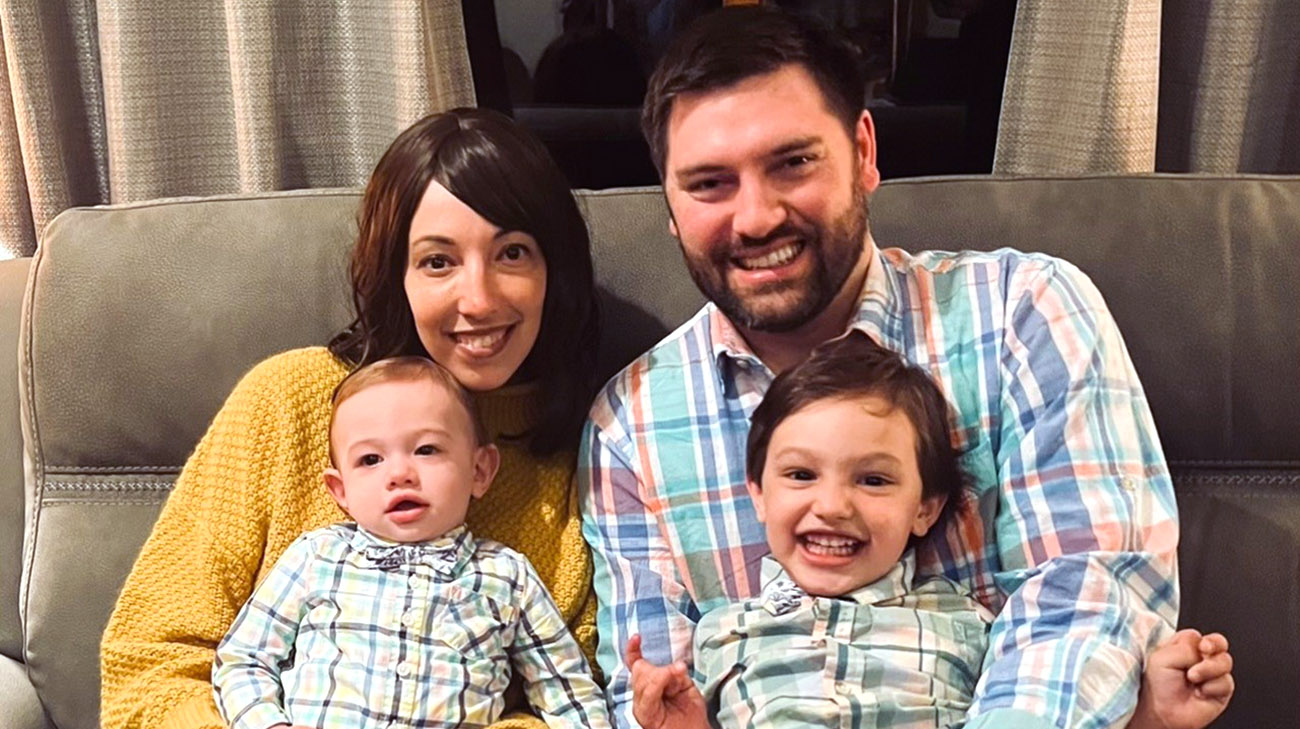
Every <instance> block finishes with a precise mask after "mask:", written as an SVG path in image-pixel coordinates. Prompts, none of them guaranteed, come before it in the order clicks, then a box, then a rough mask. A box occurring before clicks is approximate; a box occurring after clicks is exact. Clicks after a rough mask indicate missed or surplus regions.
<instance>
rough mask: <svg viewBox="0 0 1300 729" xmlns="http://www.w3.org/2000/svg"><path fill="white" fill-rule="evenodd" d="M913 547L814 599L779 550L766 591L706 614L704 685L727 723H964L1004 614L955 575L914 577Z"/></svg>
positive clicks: (699, 634) (856, 726) (699, 640)
mask: <svg viewBox="0 0 1300 729" xmlns="http://www.w3.org/2000/svg"><path fill="white" fill-rule="evenodd" d="M915 573H916V559H915V557H914V556H913V554H912V553H911V552H910V551H909V552H908V553H907V554H906V555H905V556H904V558H903V559H902V561H900V562H899V563H898V564H897V565H895V566H894V568H893V570H891V571H890V572H889V573H888V574H886V575H885V576H884V577H882V578H880V579H879V580H877V581H876V582H873V583H872V584H870V585H867V586H866V587H863V588H861V589H859V590H857V591H856V592H854V593H852V594H850V595H845V596H843V597H841V598H825V597H812V596H810V595H808V594H806V593H804V592H803V591H802V590H800V589H799V588H798V587H797V586H796V585H795V584H794V583H793V582H791V581H790V579H789V578H788V577H786V575H785V573H784V571H783V570H782V569H781V567H780V565H778V564H777V563H776V562H775V561H774V560H772V559H771V558H770V557H768V558H765V559H764V561H763V566H762V576H763V593H762V596H761V597H760V598H758V599H755V600H747V601H745V602H742V603H733V604H731V605H727V606H724V607H721V608H718V609H716V610H713V611H711V612H709V613H707V614H705V615H704V617H703V618H702V619H701V620H700V623H699V626H698V627H697V629H696V633H695V671H696V680H697V682H698V683H699V684H700V686H701V691H702V692H703V693H704V697H705V700H706V701H707V702H708V703H709V706H710V711H711V712H716V716H717V723H718V725H719V726H722V727H725V728H726V729H739V728H740V727H748V728H749V729H778V728H781V729H784V728H786V727H791V728H793V727H806V726H818V727H845V728H850V727H851V728H852V729H935V727H956V726H961V724H962V723H963V722H964V721H965V718H966V710H967V709H968V708H969V707H970V704H971V697H972V695H973V694H974V692H975V684H976V682H977V681H978V680H979V674H980V664H981V662H982V661H983V659H984V651H985V649H986V647H987V645H988V638H987V627H988V623H989V622H990V621H991V620H992V619H993V616H992V614H991V613H989V612H988V611H987V610H986V609H985V608H983V607H982V606H981V605H980V604H979V603H978V602H976V601H975V600H974V599H973V598H971V597H970V596H969V595H968V594H967V593H965V592H964V591H963V590H962V589H961V588H959V587H958V586H957V585H956V584H954V583H953V582H951V581H949V580H947V579H945V578H943V577H933V578H929V579H925V580H923V581H921V582H920V583H918V584H915V585H914V584H913V578H914V576H915Z"/></svg>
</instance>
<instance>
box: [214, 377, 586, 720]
mask: <svg viewBox="0 0 1300 729" xmlns="http://www.w3.org/2000/svg"><path fill="white" fill-rule="evenodd" d="M329 438H330V461H331V466H330V467H329V468H327V469H326V470H325V475H324V480H325V486H326V488H327V489H328V490H329V493H330V494H331V495H332V496H333V497H334V499H335V500H336V501H337V502H338V504H339V506H340V507H341V508H342V509H343V510H344V511H346V512H347V513H348V515H349V516H351V517H352V519H353V520H354V521H355V523H352V522H348V523H341V524H335V525H333V526H330V527H326V528H324V529H319V530H316V531H312V532H308V533H307V534H304V535H303V536H301V537H300V538H299V539H298V540H297V541H295V542H294V543H293V544H292V545H290V546H289V548H288V549H287V550H285V552H284V554H283V555H282V556H281V557H280V559H279V560H278V561H277V562H276V564H275V566H274V568H273V569H272V570H271V572H270V574H269V575H268V576H267V577H266V579H265V580H263V581H262V583H261V584H259V585H258V586H257V588H256V590H255V591H254V592H253V594H252V596H251V597H250V598H249V599H248V602H247V603H245V605H244V607H243V609H242V610H241V611H240V612H239V615H238V617H236V619H235V622H234V624H233V625H232V626H231V628H230V632H229V633H228V634H227V635H226V637H225V639H224V640H222V641H221V643H220V645H219V646H218V647H217V654H216V660H215V662H214V664H213V667H212V683H213V686H214V690H215V692H216V699H217V706H218V707H219V708H220V710H221V713H222V716H223V717H224V718H225V720H226V722H227V723H228V724H229V725H230V726H231V727H232V729H269V728H271V727H275V728H277V729H280V728H283V727H289V726H292V727H300V726H302V727H316V728H319V729H334V728H335V727H338V728H340V729H341V728H343V727H347V728H348V729H359V728H361V727H392V726H403V727H413V728H419V727H435V726H437V727H442V726H453V725H454V726H486V725H488V724H491V723H492V722H494V721H496V720H497V719H498V718H500V715H501V713H502V710H503V707H504V703H505V699H504V694H505V690H506V686H507V685H508V684H509V682H510V678H511V672H512V670H513V671H517V672H518V673H519V675H520V677H521V678H522V683H523V687H524V691H525V693H526V695H527V697H528V700H529V701H530V703H531V704H532V706H533V707H534V709H535V710H536V711H537V712H538V713H539V714H540V715H541V717H542V718H543V719H544V720H545V721H546V722H547V724H548V725H550V726H552V727H607V726H608V718H607V714H606V711H605V701H604V696H603V695H602V692H601V691H600V688H599V687H598V686H597V685H596V684H595V682H594V681H593V680H592V678H591V673H590V670H589V668H588V665H587V661H586V659H585V658H584V657H583V655H582V652H581V650H580V649H579V647H578V644H577V643H576V642H575V641H574V639H573V637H572V636H571V635H570V634H569V632H568V629H567V628H566V627H565V624H564V620H563V618H562V617H561V615H560V612H559V610H558V609H557V608H556V606H555V603H554V602H553V601H552V599H551V596H550V594H549V593H548V592H547V590H546V587H545V586H544V585H543V584H542V581H541V580H540V579H539V578H538V576H537V574H536V572H535V571H534V570H533V567H532V565H530V564H529V562H528V560H527V559H526V558H525V557H524V556H523V555H521V554H519V553H518V552H515V551H514V550H512V549H510V548H509V547H506V546H504V545H502V544H499V543H496V542H492V541H488V540H477V539H475V538H474V537H473V536H472V535H471V534H470V532H469V530H468V529H467V528H466V526H465V524H464V521H465V513H466V511H467V509H468V507H469V503H470V499H477V498H481V497H482V496H483V495H484V493H486V492H487V490H488V486H489V485H490V484H491V483H492V478H493V476H494V475H495V474H496V470H497V466H498V462H499V458H500V456H499V453H498V451H497V449H496V447H495V446H493V445H491V444H490V443H487V442H486V438H485V436H484V433H483V430H482V427H481V426H480V424H479V423H478V419H477V416H476V413H475V409H474V405H473V402H472V401H471V400H470V398H469V395H468V393H466V391H465V390H464V389H463V388H462V387H461V386H460V385H459V383H457V382H456V380H455V379H454V378H453V377H452V376H451V375H450V374H449V373H448V372H447V371H446V370H444V369H443V368H442V367H440V366H438V365H436V364H434V363H433V362H432V361H430V360H428V359H424V358H421V357H401V358H395V359H387V360H381V361H379V362H376V363H374V364H371V365H368V366H365V367H362V368H360V369H358V370H357V371H356V372H353V373H352V374H351V375H349V376H348V377H347V378H346V379H345V380H344V381H343V382H342V383H341V384H340V385H339V387H338V389H337V390H336V391H335V393H334V398H333V403H332V415H331V421H330V429H329Z"/></svg>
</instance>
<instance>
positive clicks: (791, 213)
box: [578, 9, 1178, 729]
mask: <svg viewBox="0 0 1300 729" xmlns="http://www.w3.org/2000/svg"><path fill="white" fill-rule="evenodd" d="M856 69H857V65H856V63H855V59H854V57H853V54H852V51H851V50H850V49H849V48H848V47H847V46H846V45H843V44H841V43H840V42H838V41H836V40H835V38H834V37H833V36H831V35H829V34H827V33H826V32H825V31H822V30H820V29H818V28H816V27H814V26H811V25H808V24H806V23H805V22H804V21H801V20H798V19H795V18H793V17H790V16H786V15H782V14H779V13H776V12H772V11H766V10H762V9H745V10H739V11H724V12H722V13H718V14H714V15H712V16H708V17H706V18H704V19H703V20H701V21H700V22H699V23H697V24H696V25H695V26H693V27H692V28H691V29H690V30H688V31H687V33H686V34H684V35H683V36H682V37H681V38H679V39H678V41H677V42H676V43H675V44H674V46H673V47H672V48H671V49H670V50H669V51H668V53H667V54H666V56H665V57H664V60H663V61H662V62H661V64H660V67H659V69H658V70H657V71H656V73H655V76H654V77H653V78H652V79H651V83H650V90H649V92H648V94H647V96H646V102H645V110H644V113H643V125H644V128H645V132H646V135H647V138H648V139H649V142H650V146H651V150H652V154H653V155H654V157H655V161H656V164H657V165H658V166H659V169H660V172H661V175H662V178H663V184H664V194H665V196H666V197H667V202H668V207H669V210H670V213H671V221H670V223H669V225H670V230H671V232H672V233H673V235H674V236H675V237H677V238H678V239H679V241H680V242H681V247H682V253H683V255H684V257H685V259H686V262H687V266H688V268H689V269H690V272H691V275H692V277H693V278H694V280H695V282H696V284H697V285H698V286H699V287H700V289H701V290H702V291H703V292H704V293H705V294H706V295H707V296H708V298H709V299H710V300H711V303H709V304H708V305H706V306H705V307H704V309H703V310H701V311H700V312H699V314H697V315H696V316H695V317H694V318H693V319H691V320H690V321H689V322H687V323H686V324H685V325H683V326H682V327H681V328H680V329H678V330H677V331H676V332H674V333H673V334H672V335H670V336H669V337H668V338H667V339H665V340H664V341H663V342H661V343H660V344H658V345H657V346H656V347H655V348H654V349H653V350H651V351H650V352H649V353H647V354H646V355H644V356H643V357H641V358H640V359H638V360H636V361H635V362H633V363H632V364H631V365H629V366H628V368H627V369H625V370H624V371H623V372H622V373H620V374H619V375H618V376H616V377H615V378H614V379H613V380H612V381H611V382H610V383H609V385H608V386H607V387H606V388H605V390H604V391H603V392H602V394H601V395H600V396H599V397H598V398H597V401H596V403H595V405H594V406H593V408H592V412H591V420H590V422H589V423H588V426H587V429H586V430H585V432H584V438H583V442H582V448H581V454H580V457H579V467H578V479H579V488H580V492H581V497H582V499H583V508H584V520H583V529H584V534H585V535H586V537H587V539H588V541H589V542H590V543H591V545H592V548H593V551H594V554H595V564H596V573H595V584H596V591H597V595H598V598H599V600H600V610H599V617H598V625H599V630H600V648H599V654H598V655H599V659H600V663H601V666H602V667H603V669H604V671H605V674H606V676H607V678H608V681H609V696H610V701H611V703H612V705H613V708H614V714H615V719H616V721H617V722H619V723H620V725H623V726H634V725H635V724H634V723H633V721H632V718H631V713H630V705H631V694H630V691H629V684H628V671H627V667H626V665H625V663H624V658H623V655H622V654H623V651H624V650H625V646H626V643H627V640H628V638H629V637H630V636H632V635H634V634H639V635H640V636H641V637H642V645H643V646H644V652H645V656H646V658H648V659H649V660H650V661H651V662H653V663H657V664H663V663H667V662H669V661H671V660H688V661H689V659H690V640H691V633H692V630H693V628H694V624H695V622H696V621H697V620H698V619H699V617H700V615H701V614H702V613H703V612H706V611H708V610H710V609H712V608H715V607H717V606H718V605H720V604H722V603H725V602H727V601H731V600H737V599H744V598H749V597H753V596H755V595H756V594H758V592H759V590H760V585H759V584H758V578H759V575H758V565H759V562H760V559H761V558H762V557H763V555H764V554H765V553H766V552H767V548H766V545H765V542H764V532H763V529H762V527H761V525H760V524H759V523H758V521H757V519H756V518H755V514H754V510H753V507H752V505H751V503H750V501H749V499H748V497H747V496H746V492H745V470H744V464H745V459H744V456H745V439H746V435H747V432H748V418H749V415H750V413H752V411H753V409H754V407H755V406H756V405H757V404H758V402H759V400H760V399H761V398H762V396H763V393H764V392H765V390H766V388H767V386H768V385H769V384H770V382H771V380H772V378H773V376H774V373H777V372H780V371H782V370H784V369H787V368H789V367H791V366H792V365H793V364H795V363H797V362H799V361H800V360H802V359H803V358H804V357H806V356H807V354H808V352H809V351H810V350H811V349H812V348H813V347H814V346H815V345H817V344H819V343H821V342H823V341H826V340H828V339H831V338H833V337H836V336H839V335H841V334H842V333H844V332H845V331H846V330H847V329H850V328H853V329H860V330H862V331H864V332H866V333H867V334H868V335H869V336H871V337H872V338H873V339H874V340H875V341H877V342H878V343H880V344H881V345H883V346H885V347H887V348H889V349H891V350H894V351H897V352H899V353H901V354H903V355H904V356H905V357H906V358H907V359H909V360H910V361H912V362H915V363H917V364H919V365H921V366H923V367H925V368H926V369H928V370H929V371H930V372H931V373H932V374H933V375H934V376H935V377H936V378H937V379H938V381H939V382H940V383H941V386H942V388H943V390H944V394H945V395H946V396H947V397H948V399H949V401H950V402H951V403H952V404H953V408H954V436H955V438H956V441H957V445H958V446H959V447H960V449H961V451H962V454H963V455H962V465H963V468H964V469H965V471H966V473H967V476H968V478H969V480H970V483H969V487H970V488H971V490H972V496H973V499H972V502H973V503H972V508H971V509H969V510H968V512H967V513H966V514H965V516H964V517H963V518H962V519H960V520H957V521H955V522H954V523H953V525H952V526H951V527H950V528H949V529H948V532H947V534H946V535H945V537H944V538H943V539H939V540H935V541H934V543H932V544H930V545H928V546H926V547H924V548H922V549H921V550H920V551H919V553H918V559H919V568H918V572H919V573H920V574H935V573H942V574H944V575H945V576H947V577H949V578H950V579H953V580H955V581H957V582H959V583H961V584H964V585H965V586H966V587H968V588H969V589H970V590H971V592H972V593H973V594H974V595H975V597H976V598H977V599H978V600H980V601H981V602H982V603H984V604H985V605H986V606H987V607H989V608H990V609H991V610H993V611H994V612H995V613H996V614H997V615H998V617H997V619H996V621H995V622H994V623H993V625H992V626H991V631H990V636H989V651H988V655H987V657H986V659H985V664H984V669H983V676H982V679H981V681H980V684H979V686H978V688H977V691H976V696H975V701H974V704H973V705H972V707H971V710H970V714H969V716H970V718H971V720H970V723H969V724H968V725H967V726H968V727H970V728H971V729H982V728H984V727H998V728H999V729H1003V728H1011V729H1014V728H1016V727H1049V726H1071V727H1074V726H1088V727H1091V726H1096V727H1106V726H1117V725H1123V723H1124V721H1125V719H1126V718H1127V717H1128V715H1129V714H1130V713H1131V712H1132V709H1133V705H1134V701H1135V698H1136V694H1137V687H1138V676H1139V673H1140V670H1141V665H1142V663H1141V661H1142V656H1143V654H1144V653H1145V651H1146V650H1147V648H1148V647H1149V646H1150V645H1152V643H1153V642H1154V641H1155V640H1157V639H1158V638H1159V637H1160V636H1161V635H1162V634H1163V633H1164V632H1165V631H1167V630H1168V629H1170V628H1171V627H1172V625H1173V623H1174V621H1175V618H1176V616H1177V610H1178V587H1177V581H1176V577H1175V573H1176V568H1175V550H1176V547H1177V541H1178V525H1177V517H1176V507H1175V503H1174V496H1173V490H1172V486H1171V483H1170V479H1169V475H1168V471H1167V468H1166V465H1165V462H1164V458H1163V456H1162V455H1161V451H1160V445H1159V442H1158V440H1157V437H1156V432H1155V427H1154V424H1153V422H1152V419H1151V416H1150V413H1149V410H1148V408H1147V403H1146V399H1145V396H1144V395H1143V392H1142V389H1141V386H1140V385H1139V383H1138V381H1137V377H1136V375H1135V373H1134V371H1133V368H1132V365H1131V363H1130V361H1129V359H1128V355H1127V352H1126V351H1125V349H1124V345H1123V342H1122V341H1121V339H1120V335H1119V332H1118V331H1117V330H1116V328H1115V324H1114V322H1113V320H1112V319H1111V317H1110V314H1109V313H1108V312H1107V310H1106V307H1105V304H1104V303H1103V301H1102V299H1101V296H1100V295H1099V294H1098V292H1097V291H1096V289H1095V288H1094V287H1093V285H1092V284H1091V282H1089V281H1088V280H1087V278H1086V277H1085V276H1084V275H1083V274H1081V273H1080V272H1079V271H1078V270H1077V269H1075V268H1074V267H1072V266H1070V265H1069V264H1067V263H1065V262H1063V261H1059V260H1055V259H1052V258H1049V257H1047V256H1042V255H1025V254H1020V253H1016V252H1014V251H1005V250H1004V251H998V252H995V253H988V254H980V253H966V254H950V253H923V254H918V255H909V254H907V253H904V252H902V251H899V250H885V251H881V250H878V249H877V247H876V244H875V241H874V240H873V239H872V237H871V234H870V230H869V226H868V221H867V198H868V197H869V195H870V194H871V192H872V191H874V190H875V189H876V187H877V186H878V185H879V182H880V175H879V172H878V171H877V169H876V165H875V158H876V148H875V134H874V129H873V127H872V122H871V117H870V115H869V114H868V113H866V112H865V111H863V110H862V103H861V101H862V95H863V91H862V90H863V83H862V79H861V77H860V76H859V75H858V72H857V71H856Z"/></svg>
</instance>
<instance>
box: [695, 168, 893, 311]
mask: <svg viewBox="0 0 1300 729" xmlns="http://www.w3.org/2000/svg"><path fill="white" fill-rule="evenodd" d="M867 218H868V216H867V191H866V189H865V188H863V186H862V185H861V183H860V181H858V180H854V183H853V199H852V200H851V201H850V203H849V208H848V210H846V211H844V212H843V213H842V214H841V215H840V216H839V217H837V218H836V219H835V220H832V221H831V223H830V225H829V226H827V227H826V228H825V229H823V228H822V227H820V226H818V225H817V224H815V223H808V224H806V225H794V224H791V223H789V222H787V223H785V224H783V225H781V226H780V227H778V228H776V229H775V230H773V231H772V232H771V233H769V234H768V235H767V236H765V237H763V238H760V239H747V240H745V241H743V243H742V246H743V247H760V246H764V245H768V244H769V243H771V242H772V241H773V240H778V239H783V238H784V239H787V240H788V239H792V238H795V239H798V240H800V241H801V242H803V244H804V245H805V249H804V251H802V252H801V253H800V255H804V254H807V255H811V256H812V257H813V261H812V273H811V274H809V275H808V276H807V277H806V278H805V279H803V280H794V281H781V282H776V283H773V284H771V285H769V286H764V287H761V288H760V289H758V290H757V291H756V292H755V293H758V294H768V295H770V294H782V293H784V294H785V296H784V297H782V302H781V304H780V305H777V306H767V307H763V308H759V307H757V306H755V303H756V302H753V301H746V300H745V299H744V298H742V296H741V295H740V294H738V293H736V292H735V291H733V290H732V289H731V286H730V284H729V283H728V282H727V275H726V272H727V270H728V269H729V268H731V266H732V265H734V264H733V263H732V262H731V257H732V256H731V254H732V252H733V251H734V248H731V247H728V248H725V249H723V248H721V247H719V250H718V251H716V252H714V253H713V254H712V255H710V256H709V257H707V258H692V257H690V256H689V255H688V256H686V257H685V258H686V268H687V270H688V271H690V274H691V279H692V280H694V281H695V285H696V286H697V287H698V288H699V289H700V291H701V292H703V294H704V295H705V296H707V297H708V298H709V299H710V300H711V301H713V303H715V304H716V305H717V307H718V309H720V310H721V311H722V313H723V314H726V315H727V318H728V319H730V320H731V321H732V323H734V324H736V325H737V326H739V327H741V328H744V329H750V330H753V331H759V332H770V333H781V332H789V331H793V330H795V329H798V328H799V327H802V326H803V325H805V324H807V323H808V322H810V321H812V320H813V319H815V318H816V317H817V315H819V314H821V313H822V312H823V311H825V310H826V307H827V306H829V305H830V303H831V301H833V300H834V299H835V296H836V295H837V294H838V293H839V292H840V289H841V288H843V286H844V282H845V281H846V280H848V277H849V274H851V273H852V272H853V269H854V268H856V267H857V265H858V261H859V260H860V259H861V258H862V250H863V248H864V247H865V241H866V238H867ZM683 250H685V249H684V248H683Z"/></svg>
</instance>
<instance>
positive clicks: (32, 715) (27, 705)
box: [0, 656, 54, 729]
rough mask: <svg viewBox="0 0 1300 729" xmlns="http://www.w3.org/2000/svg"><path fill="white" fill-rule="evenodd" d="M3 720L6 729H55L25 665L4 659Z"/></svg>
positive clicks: (0, 671) (0, 677) (0, 665)
mask: <svg viewBox="0 0 1300 729" xmlns="http://www.w3.org/2000/svg"><path fill="white" fill-rule="evenodd" d="M0 716H3V717H4V728H5V729H54V725H53V724H51V723H50V721H49V719H47V718H46V717H45V709H44V708H42V707H41V701H40V699H39V698H37V697H36V689H35V688H34V687H33V686H32V682H31V681H29V680H28V679H27V669H26V668H24V667H23V664H21V663H19V662H18V661H15V660H14V659H12V658H9V657H7V656H0Z"/></svg>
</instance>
